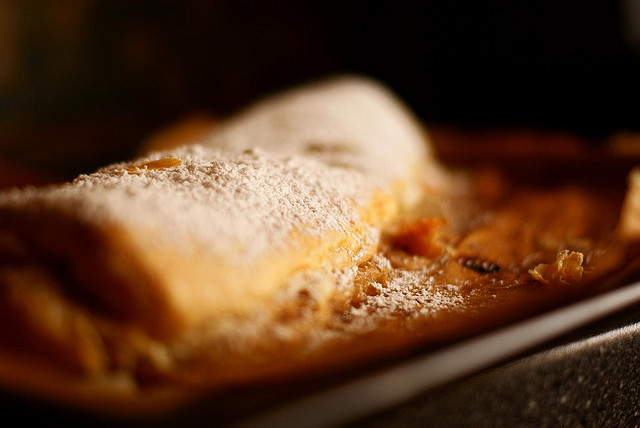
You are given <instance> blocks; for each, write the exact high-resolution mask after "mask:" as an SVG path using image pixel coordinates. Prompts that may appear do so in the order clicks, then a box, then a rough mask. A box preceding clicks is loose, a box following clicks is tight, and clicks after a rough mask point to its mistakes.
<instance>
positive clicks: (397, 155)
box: [202, 77, 429, 182]
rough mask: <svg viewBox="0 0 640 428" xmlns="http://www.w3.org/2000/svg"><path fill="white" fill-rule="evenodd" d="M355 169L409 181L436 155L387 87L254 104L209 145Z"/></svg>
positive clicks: (350, 82) (353, 81)
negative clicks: (430, 153)
mask: <svg viewBox="0 0 640 428" xmlns="http://www.w3.org/2000/svg"><path fill="white" fill-rule="evenodd" d="M202 143H203V144H205V145H209V146H212V147H227V148H234V149H244V148H251V147H254V146H255V145H256V144H259V146H260V147H261V148H263V149H265V150H269V151H272V152H275V153H285V154H297V155H302V156H306V157H312V158H314V159H316V160H318V161H321V162H324V163H326V164H328V165H333V166H345V165H346V166H348V167H349V168H351V169H359V170H361V171H363V172H366V173H369V174H370V175H371V176H372V177H382V178H384V179H385V180H386V181H388V182H390V181H393V180H408V179H410V178H411V176H412V174H414V173H415V170H414V168H415V167H417V166H418V165H419V164H420V162H422V161H423V160H424V159H425V158H426V155H427V153H428V150H429V148H428V146H427V144H426V135H425V132H424V130H423V129H422V128H421V127H420V125H419V122H418V121H417V120H416V119H415V118H413V116H412V114H411V112H410V111H409V110H408V109H407V108H405V106H404V105H403V104H402V103H401V102H400V101H399V100H398V99H397V98H395V97H394V96H393V95H392V94H391V93H390V92H389V91H387V90H386V88H384V87H383V86H382V85H380V84H379V83H377V82H375V81H372V80H369V79H365V78H358V77H342V78H337V79H332V80H329V81H325V82H320V83H317V84H315V85H307V86H305V87H304V88H301V89H297V90H292V91H289V92H285V93H283V94H279V95H275V96H272V97H270V98H266V99H265V100H263V101H261V102H258V103H256V104H254V105H253V106H251V107H249V108H248V109H246V110H245V111H243V112H241V113H240V114H238V115H237V116H236V117H235V118H234V119H233V120H231V121H229V122H227V123H226V124H225V125H224V126H223V127H222V129H216V130H215V132H214V133H213V134H212V135H210V136H209V137H207V138H205V139H204V140H203V141H202Z"/></svg>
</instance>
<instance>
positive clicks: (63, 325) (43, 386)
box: [0, 77, 637, 411]
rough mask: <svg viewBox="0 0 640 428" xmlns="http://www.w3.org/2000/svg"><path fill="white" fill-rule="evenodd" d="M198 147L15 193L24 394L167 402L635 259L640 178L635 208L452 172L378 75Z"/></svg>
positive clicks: (630, 203) (433, 324)
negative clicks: (371, 79) (377, 79)
mask: <svg viewBox="0 0 640 428" xmlns="http://www.w3.org/2000/svg"><path fill="white" fill-rule="evenodd" d="M184 143H185V144H184V145H182V146H179V147H165V148H164V149H163V150H160V151H151V152H149V153H147V154H145V155H143V156H142V157H141V158H139V159H136V160H133V161H131V162H123V163H119V164H115V165H110V166H107V167H105V168H102V169H100V170H99V171H97V172H95V173H92V174H89V175H82V176H80V177H78V178H77V179H75V180H74V181H73V182H71V183H67V184H62V185H55V186H49V187H43V188H26V189H21V190H11V191H7V192H4V193H3V194H2V195H0V296H1V298H0V319H2V324H1V327H0V381H1V382H2V383H3V384H4V385H5V387H9V388H14V389H21V390H25V391H29V392H34V393H39V394H40V395H45V396H48V397H51V398H54V399H55V398H57V399H59V400H61V401H65V402H72V403H75V404H78V403H79V404H81V405H83V406H85V407H91V408H98V409H105V408H109V409H110V410H113V407H114V405H113V403H114V402H117V403H118V408H119V409H120V410H122V409H125V408H126V409H129V410H131V409H133V410H132V411H136V409H147V410H148V409H151V411H153V410H154V409H158V411H159V410H160V409H161V408H162V409H166V408H167V404H166V403H178V402H181V400H180V398H184V397H185V396H191V394H193V393H194V391H195V392H199V391H201V389H202V388H207V390H208V391H211V390H218V391H223V390H224V388H226V387H228V386H230V385H239V384H246V383H251V382H254V381H256V380H265V379H274V378H276V379H282V378H285V377H288V376H296V375H301V374H302V373H304V372H313V371H314V370H315V371H317V370H326V369H327V368H330V367H342V368H346V367H350V366H353V365H355V364H359V363H360V362H361V361H364V360H372V359H375V358H380V357H381V356H385V355H392V354H397V353H401V352H403V351H406V350H408V349H413V348H415V347H416V346H424V345H426V344H437V343H444V342H447V341H451V340H454V339H457V338H460V337H463V336H466V335H469V334H472V333H474V332H477V331H480V330H482V329H485V328H489V327H492V326H496V325H499V324H501V323H505V322H508V321H511V320H514V319H517V318H519V317H523V316H526V315H527V314H531V313H533V312H535V311H539V310H542V309H545V308H549V307H552V306H554V305H558V304H561V303H562V302H564V301H567V300H568V299H574V298H577V297H580V296H583V295H586V294H588V293H593V292H596V291H597V290H598V289H600V288H602V287H610V286H613V285H615V284H617V283H620V281H622V279H623V278H625V277H626V276H627V275H628V274H629V273H630V272H632V271H633V270H634V266H635V265H634V263H633V261H634V260H635V252H634V251H635V250H634V247H635V246H634V242H635V234H634V233H635V232H637V231H636V229H637V225H636V224H635V223H634V221H636V220H634V219H635V217H637V215H636V214H637V207H636V205H637V204H636V203H635V202H634V201H635V196H633V192H632V193H630V195H629V196H628V197H627V202H626V205H625V207H626V208H625V210H624V213H623V220H622V222H619V210H620V206H621V197H619V196H617V195H615V194H614V193H612V192H603V193H600V192H597V191H595V190H592V189H585V188H583V187H581V186H579V185H572V186H565V187H560V188H557V189H544V190H539V189H534V188H530V187H517V186H515V185H512V183H510V182H509V180H506V179H504V178H503V177H501V176H500V174H498V173H493V172H473V171H472V172H452V171H449V170H447V169H445V168H444V167H443V166H442V165H440V164H439V162H438V161H437V160H436V158H435V156H434V154H433V153H432V151H431V149H430V146H429V140H428V138H427V135H426V134H425V132H424V130H423V128H422V126H421V125H420V123H419V122H418V121H417V120H416V119H415V118H414V117H413V116H412V115H411V113H410V112H409V111H408V110H407V108H406V107H405V106H404V105H403V104H402V103H401V102H400V101H398V100H397V99H396V98H395V97H394V96H393V95H392V94H390V93H389V92H388V91H387V90H386V89H385V88H384V87H383V86H381V85H380V84H378V83H376V82H373V81H370V80H368V79H365V78H359V77H341V78H337V79H332V80H329V81H324V82H319V83H315V84H312V85H309V86H306V87H303V88H300V89H294V90H292V91H289V92H286V93H283V94H276V95H273V96H271V97H269V98H266V99H264V100H262V101H260V102H258V103H257V104H254V105H253V106H250V107H249V108H248V109H246V110H245V111H242V112H240V113H238V114H237V115H236V116H234V117H232V118H230V119H228V120H226V121H224V122H223V123H221V124H218V125H216V126H215V127H213V128H212V129H211V131H207V132H204V133H200V134H199V135H198V136H197V137H196V138H195V139H194V138H189V139H188V138H185V141H184ZM636 181H637V180H636ZM634 182H635V181H634ZM635 187H637V186H635ZM636 192H637V189H636ZM594 207H598V209H595V208H594ZM79 397H81V398H79ZM114 397H117V399H115V398H114ZM114 400H115V401H114ZM122 403H125V404H129V406H124V407H123V406H122ZM145 403H146V404H145ZM158 403H162V405H161V406H160V405H159V404H158Z"/></svg>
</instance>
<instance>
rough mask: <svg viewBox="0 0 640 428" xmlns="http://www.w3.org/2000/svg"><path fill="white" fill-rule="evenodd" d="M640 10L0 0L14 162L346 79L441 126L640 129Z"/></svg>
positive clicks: (6, 141) (7, 139) (544, 1)
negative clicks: (368, 82) (368, 78)
mask: <svg viewBox="0 0 640 428" xmlns="http://www.w3.org/2000/svg"><path fill="white" fill-rule="evenodd" d="M639 9H640V1H638V0H620V1H618V2H616V1H612V0H595V1H560V2H558V1H549V0H541V1H517V2H514V1H446V0H441V1H425V2H418V3H417V4H416V5H411V4H410V3H409V2H406V1H396V2H390V1H387V2H365V1H354V2H346V1H345V2H343V1H334V0H329V1H324V2H313V1H311V2H307V1H293V0H278V1H264V2H259V1H247V0H240V1H233V0H217V1H204V0H188V1H171V2H170V1H147V2H141V1H125V0H70V1H64V2H63V1H53V0H42V1H36V0H27V1H19V0H0V160H2V159H4V160H5V161H9V162H11V163H13V164H19V165H25V166H27V167H29V168H33V169H38V170H41V171H46V172H49V173H52V174H57V175H59V176H63V175H64V176H73V175H75V174H77V173H78V172H89V171H91V170H92V169H94V168H95V167H97V166H100V165H103V164H105V163H107V162H111V161H115V160H120V159H123V158H127V157H130V156H131V155H132V153H134V151H135V147H136V145H137V144H138V143H139V142H140V141H141V140H142V139H143V138H145V137H146V136H148V135H149V134H150V133H151V132H153V130H155V129H157V128H158V127H159V126H162V125H164V124H166V123H170V122H172V121H175V120H178V119H180V118H181V117H184V116H185V115H188V114H190V113H192V112H194V111H210V112H214V113H216V114H218V115H224V114H227V113H230V112H233V111H234V110H236V109H238V108H240V107H241V106H243V105H245V104H246V103H247V102H249V101H251V100H253V99H255V98H256V97H258V96H260V95H262V94H265V93H268V92H271V91H275V90H278V89H281V88H284V87H288V86H291V85H294V84H297V83H301V82H304V81H307V80H309V79H315V78H319V77H322V76H326V75H328V74H332V73H338V72H360V73H365V74H368V75H372V76H374V77H377V78H379V79H381V80H382V81H384V82H386V83H387V84H388V85H389V86H391V87H392V88H393V89H394V90H395V91H396V92H398V93H399V94H400V96H402V97H403V98H404V99H405V100H406V101H407V102H408V103H409V104H410V105H411V107H412V108H413V109H414V110H415V111H416V112H417V113H418V114H419V115H420V116H421V117H422V118H423V120H424V121H425V122H427V123H428V124H432V123H434V124H445V125H452V126H455V127H459V128H471V129H477V128H498V129H503V128H511V129H512V128H524V129H546V130H560V131H568V132H571V133H576V134H579V135H584V136H586V137H588V138H590V139H592V140H594V141H598V140H599V139H601V138H604V137H605V136H606V135H608V134H610V133H612V132H615V131H618V130H620V129H632V130H637V129H640V118H639V117H638V113H639V111H638V110H639V108H638V100H639V95H640V91H639V87H640V85H639V84H638V76H640V74H639V72H640V49H639V46H640V35H639V33H640V30H639V29H638V26H640V16H637V15H640V13H639V12H636V11H637V10H639Z"/></svg>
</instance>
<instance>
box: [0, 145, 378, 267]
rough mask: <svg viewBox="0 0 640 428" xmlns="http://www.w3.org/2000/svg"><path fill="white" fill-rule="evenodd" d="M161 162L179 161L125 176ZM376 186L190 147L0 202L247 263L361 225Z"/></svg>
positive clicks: (265, 157) (343, 175)
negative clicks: (299, 237) (361, 207)
mask: <svg viewBox="0 0 640 428" xmlns="http://www.w3.org/2000/svg"><path fill="white" fill-rule="evenodd" d="M163 157H175V158H177V159H180V160H181V161H182V164H181V165H179V166H175V167H171V168H166V169H160V170H148V171H144V170H143V171H141V172H139V173H135V174H132V173H129V172H127V171H126V168H128V167H129V168H130V167H131V165H135V164H140V163H141V162H145V161H149V160H154V159H160V158H163ZM375 188H376V187H375V185H374V184H373V182H372V181H371V180H370V179H367V178H366V177H365V176H364V175H363V174H362V173H360V172H358V171H351V170H348V169H344V168H334V167H330V166H327V165H324V164H322V163H319V162H316V161H314V160H310V159H303V158H300V157H295V156H287V157H285V156H281V155H272V154H269V153H266V152H264V151H262V150H246V151H244V152H241V153H238V152H230V151H222V150H214V149H211V148H206V147H201V146H192V147H187V148H182V149H178V150H174V151H171V152H166V153H155V154H151V155H149V156H148V157H146V158H144V159H139V160H137V161H135V162H131V163H126V164H125V163H123V164H116V165H112V166H109V167H107V168H103V169H101V170H100V171H98V172H96V173H94V174H91V175H83V176H80V177H78V178H77V179H76V180H75V181H74V182H73V183H70V184H67V185H63V186H60V187H57V188H53V189H52V188H48V189H44V190H34V189H31V190H27V191H25V192H18V193H13V194H12V196H10V197H9V198H5V199H4V200H3V201H2V202H1V204H2V205H4V206H7V205H11V204H13V205H14V206H20V207H23V208H25V209H29V210H39V209H55V210H59V211H61V212H66V213H68V214H69V215H72V216H74V217H77V218H79V219H80V220H82V221H86V222H88V223H90V224H101V223H102V222H106V223H105V224H109V223H111V224H115V225H124V226H127V227H129V228H131V230H136V228H138V227H142V228H147V229H150V230H157V231H162V233H158V234H157V235H158V239H161V240H163V241H165V242H166V243H170V244H171V245H172V246H174V248H185V249H189V248H190V247H189V245H193V244H195V245H198V246H204V247H206V248H207V249H209V250H210V251H212V252H213V253H215V254H218V255H221V256H224V257H225V259H228V260H229V261H235V262H237V263H247V262H250V261H251V260H254V259H255V258H258V257H260V256H264V254H265V252H267V251H274V250H277V249H279V248H283V247H285V246H286V245H289V244H290V235H291V233H292V232H294V231H300V230H303V231H304V233H308V234H316V235H320V234H322V233H324V232H326V231H328V230H337V231H346V230H347V229H348V228H350V227H352V224H353V223H354V222H356V223H357V222H358V221H359V215H358V213H357V212H356V208H355V206H356V205H357V204H362V203H363V202H365V201H366V200H367V198H369V197H371V195H372V192H373V191H374V189H375ZM365 226H366V225H363V229H366V227H365ZM374 232H375V231H374V230H373V229H372V230H371V233H372V234H374V235H375V233H374ZM365 239H367V240H369V241H370V240H376V239H377V235H376V236H368V237H365Z"/></svg>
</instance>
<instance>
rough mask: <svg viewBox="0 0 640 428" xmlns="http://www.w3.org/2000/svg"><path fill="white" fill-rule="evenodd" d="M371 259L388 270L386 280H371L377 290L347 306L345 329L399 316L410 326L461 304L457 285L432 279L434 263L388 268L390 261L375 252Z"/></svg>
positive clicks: (368, 326) (355, 330) (351, 330)
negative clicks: (418, 268) (413, 322)
mask: <svg viewBox="0 0 640 428" xmlns="http://www.w3.org/2000/svg"><path fill="white" fill-rule="evenodd" d="M373 262H374V263H376V264H377V265H378V266H379V267H380V268H382V269H385V270H387V271H388V272H389V274H390V277H389V278H388V280H387V281H386V283H385V284H384V285H383V284H380V283H377V282H373V283H371V284H370V285H371V286H373V287H374V288H375V289H376V291H377V293H371V295H368V296H366V299H365V300H364V301H363V302H360V303H359V304H358V305H356V306H352V307H350V308H349V309H348V310H347V312H346V313H345V314H343V316H342V317H343V318H346V319H347V320H348V321H349V322H348V324H345V325H344V327H343V328H344V329H345V330H346V331H347V332H349V333H358V332H363V331H367V330H370V329H374V328H375V327H376V326H377V325H378V323H380V322H382V321H388V320H392V319H401V320H402V321H403V323H406V325H407V326H409V325H410V324H411V322H412V320H424V319H428V318H429V317H432V316H435V315H437V314H438V313H440V312H441V311H443V310H446V309H448V308H455V307H457V308H460V307H462V305H463V303H464V298H463V296H462V295H461V294H460V293H459V291H458V287H456V286H453V285H447V284H443V283H441V281H436V280H435V275H434V274H436V273H437V272H436V270H437V269H439V266H437V265H436V264H434V265H432V266H429V265H426V266H424V268H422V269H421V270H406V269H399V268H395V269H394V268H391V265H390V263H389V260H388V259H386V257H385V256H384V255H383V254H381V253H378V254H377V255H376V256H375V257H374V259H373Z"/></svg>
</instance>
